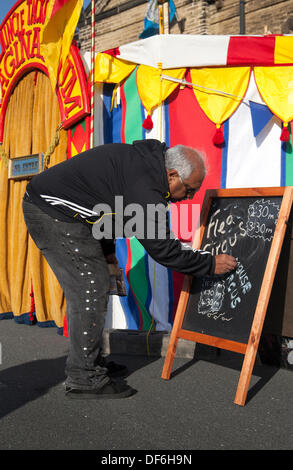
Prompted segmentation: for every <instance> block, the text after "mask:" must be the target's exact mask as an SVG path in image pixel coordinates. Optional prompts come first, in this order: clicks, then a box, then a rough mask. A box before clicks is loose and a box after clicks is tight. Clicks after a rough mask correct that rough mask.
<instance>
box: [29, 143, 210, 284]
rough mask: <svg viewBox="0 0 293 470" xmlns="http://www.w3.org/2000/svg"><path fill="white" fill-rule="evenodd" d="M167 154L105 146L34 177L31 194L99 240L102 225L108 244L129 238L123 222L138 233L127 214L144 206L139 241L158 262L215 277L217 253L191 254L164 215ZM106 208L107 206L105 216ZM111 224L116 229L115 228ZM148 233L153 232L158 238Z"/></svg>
mask: <svg viewBox="0 0 293 470" xmlns="http://www.w3.org/2000/svg"><path fill="white" fill-rule="evenodd" d="M166 149H167V147H166V145H165V144H164V143H161V142H159V141H157V140H154V139H149V140H143V141H135V142H133V144H132V145H130V144H106V145H102V146H100V147H96V148H93V149H91V150H87V151H86V152H83V153H81V154H80V155H77V156H75V157H72V158H70V159H69V160H66V161H64V162H62V163H60V164H58V165H55V166H53V167H51V168H49V169H48V170H46V171H44V172H42V173H40V174H39V175H36V176H34V177H33V178H32V180H31V182H30V183H29V184H28V186H27V192H28V194H29V195H30V197H31V199H32V200H33V202H34V203H35V204H36V205H38V206H39V207H40V208H41V209H42V210H43V211H44V212H46V213H47V214H49V215H51V216H52V217H53V218H57V219H59V220H63V221H66V222H82V223H84V224H86V225H87V226H89V227H90V228H91V229H93V235H94V236H95V237H96V238H99V237H100V236H101V232H100V228H101V227H102V222H103V226H104V230H105V234H107V235H104V238H112V237H115V235H116V236H117V228H118V236H129V234H128V232H127V230H124V231H123V232H121V225H122V222H123V224H124V225H123V227H127V222H128V227H129V226H132V228H133V227H134V228H136V229H137V227H135V222H136V221H137V220H138V219H136V218H135V217H134V215H133V214H131V212H128V215H126V214H125V210H124V208H125V207H128V211H129V209H131V206H129V204H139V205H140V206H139V207H141V208H142V209H143V224H142V226H141V227H140V230H138V229H137V231H139V233H137V234H136V236H137V238H138V240H139V241H140V243H141V244H142V245H143V247H144V248H145V249H146V251H147V252H148V253H149V255H150V256H151V257H152V258H153V259H154V260H155V261H157V262H158V263H160V264H162V265H164V266H166V267H168V268H171V269H174V270H176V271H179V272H182V273H184V274H191V275H197V276H203V275H209V274H212V273H213V271H214V257H213V256H212V255H211V253H208V252H204V251H201V250H192V249H191V248H187V247H186V246H185V245H182V244H181V243H180V241H179V240H177V239H175V237H174V236H173V237H172V235H171V234H170V230H169V222H168V213H167V211H166V210H165V209H164V208H166V207H167V206H168V197H169V185H168V179H167V173H166V168H165V161H164V153H165V151H166ZM115 196H120V201H122V198H123V211H122V213H123V217H122V218H121V216H119V214H120V215H121V212H119V214H118V212H117V207H115ZM116 202H117V199H116ZM102 204H104V205H106V206H105V208H104V207H102V210H101V205H102ZM150 204H153V205H159V206H157V207H158V208H159V213H160V217H158V216H156V215H155V214H154V213H153V212H152V211H151V213H150V212H149V211H148V210H147V209H148V208H149V207H150V206H149V205H150ZM97 205H98V207H97ZM116 206H117V204H116ZM152 207H154V206H152ZM97 208H98V209H99V210H97ZM115 211H116V213H115ZM126 212H127V211H126ZM105 217H107V219H106V218H105ZM109 218H111V220H112V222H113V223H111V224H110V223H109ZM118 219H119V220H118ZM163 219H164V222H163V225H164V229H165V231H166V236H163V237H162V236H161V234H160V233H159V234H158V232H157V230H158V228H159V227H161V229H162V223H161V224H160V223H159V220H161V221H162V220H163ZM115 221H116V230H115ZM117 221H118V223H117ZM140 221H141V219H140ZM119 222H120V224H119ZM151 223H153V225H151ZM125 224H126V225H125ZM110 226H111V230H112V232H111V234H109V227H110ZM148 227H151V232H152V234H153V236H152V237H150V235H149V232H148ZM154 227H155V231H156V233H155V234H154V231H153V229H154ZM97 234H98V236H97ZM102 245H103V247H104V252H105V254H107V253H109V252H111V251H113V248H112V247H113V240H110V242H109V240H106V241H105V240H103V241H102Z"/></svg>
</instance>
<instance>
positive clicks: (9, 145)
mask: <svg viewBox="0 0 293 470" xmlns="http://www.w3.org/2000/svg"><path fill="white" fill-rule="evenodd" d="M60 120H61V118H60V112H59V106H58V101H57V98H56V96H55V94H53V92H52V88H51V86H50V81H49V79H48V78H47V77H46V76H45V75H44V74H43V73H41V72H38V73H37V76H36V74H35V72H32V73H30V74H28V75H26V76H25V77H24V78H23V79H22V80H21V81H20V82H19V83H18V85H17V86H16V88H15V90H14V92H13V93H12V95H11V98H10V101H9V104H8V108H7V114H6V118H5V126H4V139H3V146H4V149H5V151H6V153H7V154H8V155H9V157H10V158H14V157H17V156H22V155H29V154H34V153H39V152H44V151H46V150H47V148H48V146H49V145H50V143H51V140H52V138H53V136H54V134H55V130H56V127H57V125H58V124H59V123H60ZM66 151H67V136H66V132H65V131H62V132H61V136H60V144H59V146H58V147H57V148H56V150H55V152H54V153H53V154H52V156H51V163H50V166H51V165H54V164H56V163H59V162H61V161H63V160H65V159H66ZM27 183H28V181H27V180H22V181H13V180H10V181H8V179H7V169H6V168H5V167H4V165H1V172H0V191H1V198H0V217H1V222H2V230H1V231H0V279H1V285H0V314H1V313H6V312H12V313H13V314H14V316H15V317H17V316H20V315H22V314H25V313H28V312H29V311H30V306H31V298H30V291H31V279H32V282H33V288H34V295H35V298H34V300H35V307H36V316H37V320H38V321H39V322H46V321H52V320H53V321H54V322H55V323H56V325H57V326H58V327H62V326H63V318H64V315H65V310H66V305H65V300H64V294H63V291H62V290H61V287H60V286H59V283H58V281H57V280H56V277H55V275H54V274H53V272H52V270H51V268H50V267H49V266H48V264H47V262H46V260H45V259H44V258H43V256H42V255H41V253H40V251H39V250H38V249H37V247H36V246H35V244H34V243H33V241H32V239H31V238H30V237H29V236H28V233H27V229H26V226H25V223H24V220H23V214H22V198H23V195H24V192H25V188H26V185H27Z"/></svg>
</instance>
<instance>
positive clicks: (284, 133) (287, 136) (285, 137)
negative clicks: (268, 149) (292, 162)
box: [280, 126, 290, 142]
mask: <svg viewBox="0 0 293 470" xmlns="http://www.w3.org/2000/svg"><path fill="white" fill-rule="evenodd" d="M280 140H281V141H282V142H289V140H290V132H289V129H288V126H284V127H283V129H282V134H281V137H280Z"/></svg>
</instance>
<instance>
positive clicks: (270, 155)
mask: <svg viewBox="0 0 293 470" xmlns="http://www.w3.org/2000/svg"><path fill="white" fill-rule="evenodd" d="M257 93H258V91H257V88H256V85H255V82H254V79H253V76H252V77H251V81H250V85H249V89H248V91H247V93H246V98H247V100H249V98H250V96H254V97H255V96H256V95H257ZM259 101H261V98H260V97H259ZM264 112H266V107H265V106H264ZM258 119H260V117H259V115H258ZM264 122H266V121H264ZM280 126H281V123H280V120H279V119H278V118H276V117H275V116H273V115H272V118H271V119H270V120H269V121H268V122H267V123H266V124H265V125H264V127H263V129H261V130H260V131H259V132H258V134H257V135H256V136H255V135H254V128H253V113H252V111H251V106H250V105H249V101H246V102H245V103H241V105H240V106H239V108H238V109H237V110H236V112H235V113H234V114H233V115H232V116H231V118H230V119H229V120H228V121H227V122H226V123H225V124H224V136H225V145H224V147H223V153H222V173H221V186H222V187H223V188H237V187H240V188H245V187H258V186H260V187H264V186H280V184H281V183H282V179H283V180H284V176H282V175H284V171H285V166H284V162H285V159H284V158H282V151H281V141H280Z"/></svg>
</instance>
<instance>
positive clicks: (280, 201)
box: [162, 187, 293, 405]
mask: <svg viewBox="0 0 293 470" xmlns="http://www.w3.org/2000/svg"><path fill="white" fill-rule="evenodd" d="M292 194H293V193H292V187H288V188H253V189H226V190H209V191H207V192H206V196H205V200H204V204H203V208H202V214H201V220H202V225H201V228H200V248H201V249H204V250H206V251H210V252H211V253H212V254H214V255H217V254H221V253H227V254H231V255H233V256H234V257H235V258H236V259H237V267H236V269H235V270H234V271H231V272H230V273H227V274H226V275H224V276H206V277H203V278H192V277H190V276H185V280H184V285H183V289H182V292H181V296H180V300H179V303H178V309H177V313H176V317H175V321H174V326H173V329H172V333H171V337H170V343H169V347H168V351H167V354H166V359H165V364H164V369H163V373H162V378H164V379H169V378H170V374H171V368H172V363H173V359H174V356H175V351H176V344H177V341H178V338H184V339H187V340H191V341H195V342H199V343H204V344H209V345H212V346H216V347H219V348H223V349H228V350H231V351H235V352H239V353H242V354H244V355H245V358H244V362H243V367H242V372H241V376H240V381H239V385H238V389H237V393H236V398H235V403H237V404H239V405H244V404H245V400H246V395H247V391H248V386H249V381H250V377H251V373H252V369H253V365H254V361H255V356H256V352H257V347H258V343H259V339H260V335H261V330H262V326H263V322H264V318H265V313H266V308H267V305H268V301H269V298H270V292H271V288H272V284H273V280H274V275H275V271H276V268H277V263H278V259H279V255H280V251H281V247H282V242H283V238H284V234H285V231H286V222H287V220H288V218H289V215H290V210H291V205H292ZM195 239H197V237H195ZM194 248H198V247H194Z"/></svg>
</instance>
